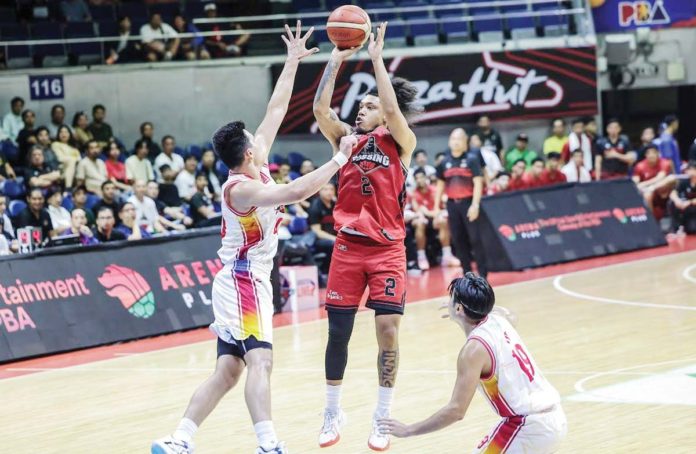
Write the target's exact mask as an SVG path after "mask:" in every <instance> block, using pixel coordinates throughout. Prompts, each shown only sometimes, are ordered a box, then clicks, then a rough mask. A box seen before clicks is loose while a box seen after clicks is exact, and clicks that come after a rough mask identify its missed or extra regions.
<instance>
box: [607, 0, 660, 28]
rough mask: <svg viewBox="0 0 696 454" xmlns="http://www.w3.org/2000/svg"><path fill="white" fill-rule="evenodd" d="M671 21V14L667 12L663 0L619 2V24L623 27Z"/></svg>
mask: <svg viewBox="0 0 696 454" xmlns="http://www.w3.org/2000/svg"><path fill="white" fill-rule="evenodd" d="M670 22H671V21H670V18H669V14H667V10H666V9H665V5H664V4H663V1H662V0H655V1H654V2H649V1H646V0H641V1H637V2H619V24H620V25H621V26H622V27H629V26H631V25H636V26H641V25H660V24H669V23H670Z"/></svg>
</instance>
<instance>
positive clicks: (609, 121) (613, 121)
mask: <svg viewBox="0 0 696 454" xmlns="http://www.w3.org/2000/svg"><path fill="white" fill-rule="evenodd" d="M612 123H616V124H617V125H619V126H621V122H620V121H619V119H618V118H616V117H612V118H610V119H609V120H607V125H606V126H609V125H610V124H612Z"/></svg>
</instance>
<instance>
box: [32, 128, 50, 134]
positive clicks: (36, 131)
mask: <svg viewBox="0 0 696 454" xmlns="http://www.w3.org/2000/svg"><path fill="white" fill-rule="evenodd" d="M42 131H46V132H47V133H48V135H49V136H50V135H51V132H50V131H49V130H48V128H47V127H46V126H39V127H38V128H36V130H35V131H34V134H36V135H37V136H38V135H39V134H40V133H41V132H42Z"/></svg>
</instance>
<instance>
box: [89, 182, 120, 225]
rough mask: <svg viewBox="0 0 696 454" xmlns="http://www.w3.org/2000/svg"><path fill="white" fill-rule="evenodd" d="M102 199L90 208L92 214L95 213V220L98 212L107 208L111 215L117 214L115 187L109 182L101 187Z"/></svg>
mask: <svg viewBox="0 0 696 454" xmlns="http://www.w3.org/2000/svg"><path fill="white" fill-rule="evenodd" d="M101 192H102V197H101V199H99V201H98V202H97V203H96V204H94V206H93V207H92V212H93V213H97V219H98V218H99V211H100V210H101V209H102V208H109V209H110V210H111V214H112V215H113V213H118V201H117V200H116V185H115V184H114V182H113V181H111V180H106V181H105V182H103V183H102V185H101Z"/></svg>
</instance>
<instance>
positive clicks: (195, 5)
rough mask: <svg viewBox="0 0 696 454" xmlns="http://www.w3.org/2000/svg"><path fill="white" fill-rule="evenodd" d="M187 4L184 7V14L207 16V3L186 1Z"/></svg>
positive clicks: (190, 16)
mask: <svg viewBox="0 0 696 454" xmlns="http://www.w3.org/2000/svg"><path fill="white" fill-rule="evenodd" d="M185 3H186V6H185V7H184V14H185V15H186V17H188V18H191V19H193V18H196V17H204V16H205V11H204V10H203V8H205V3H203V2H185Z"/></svg>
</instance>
